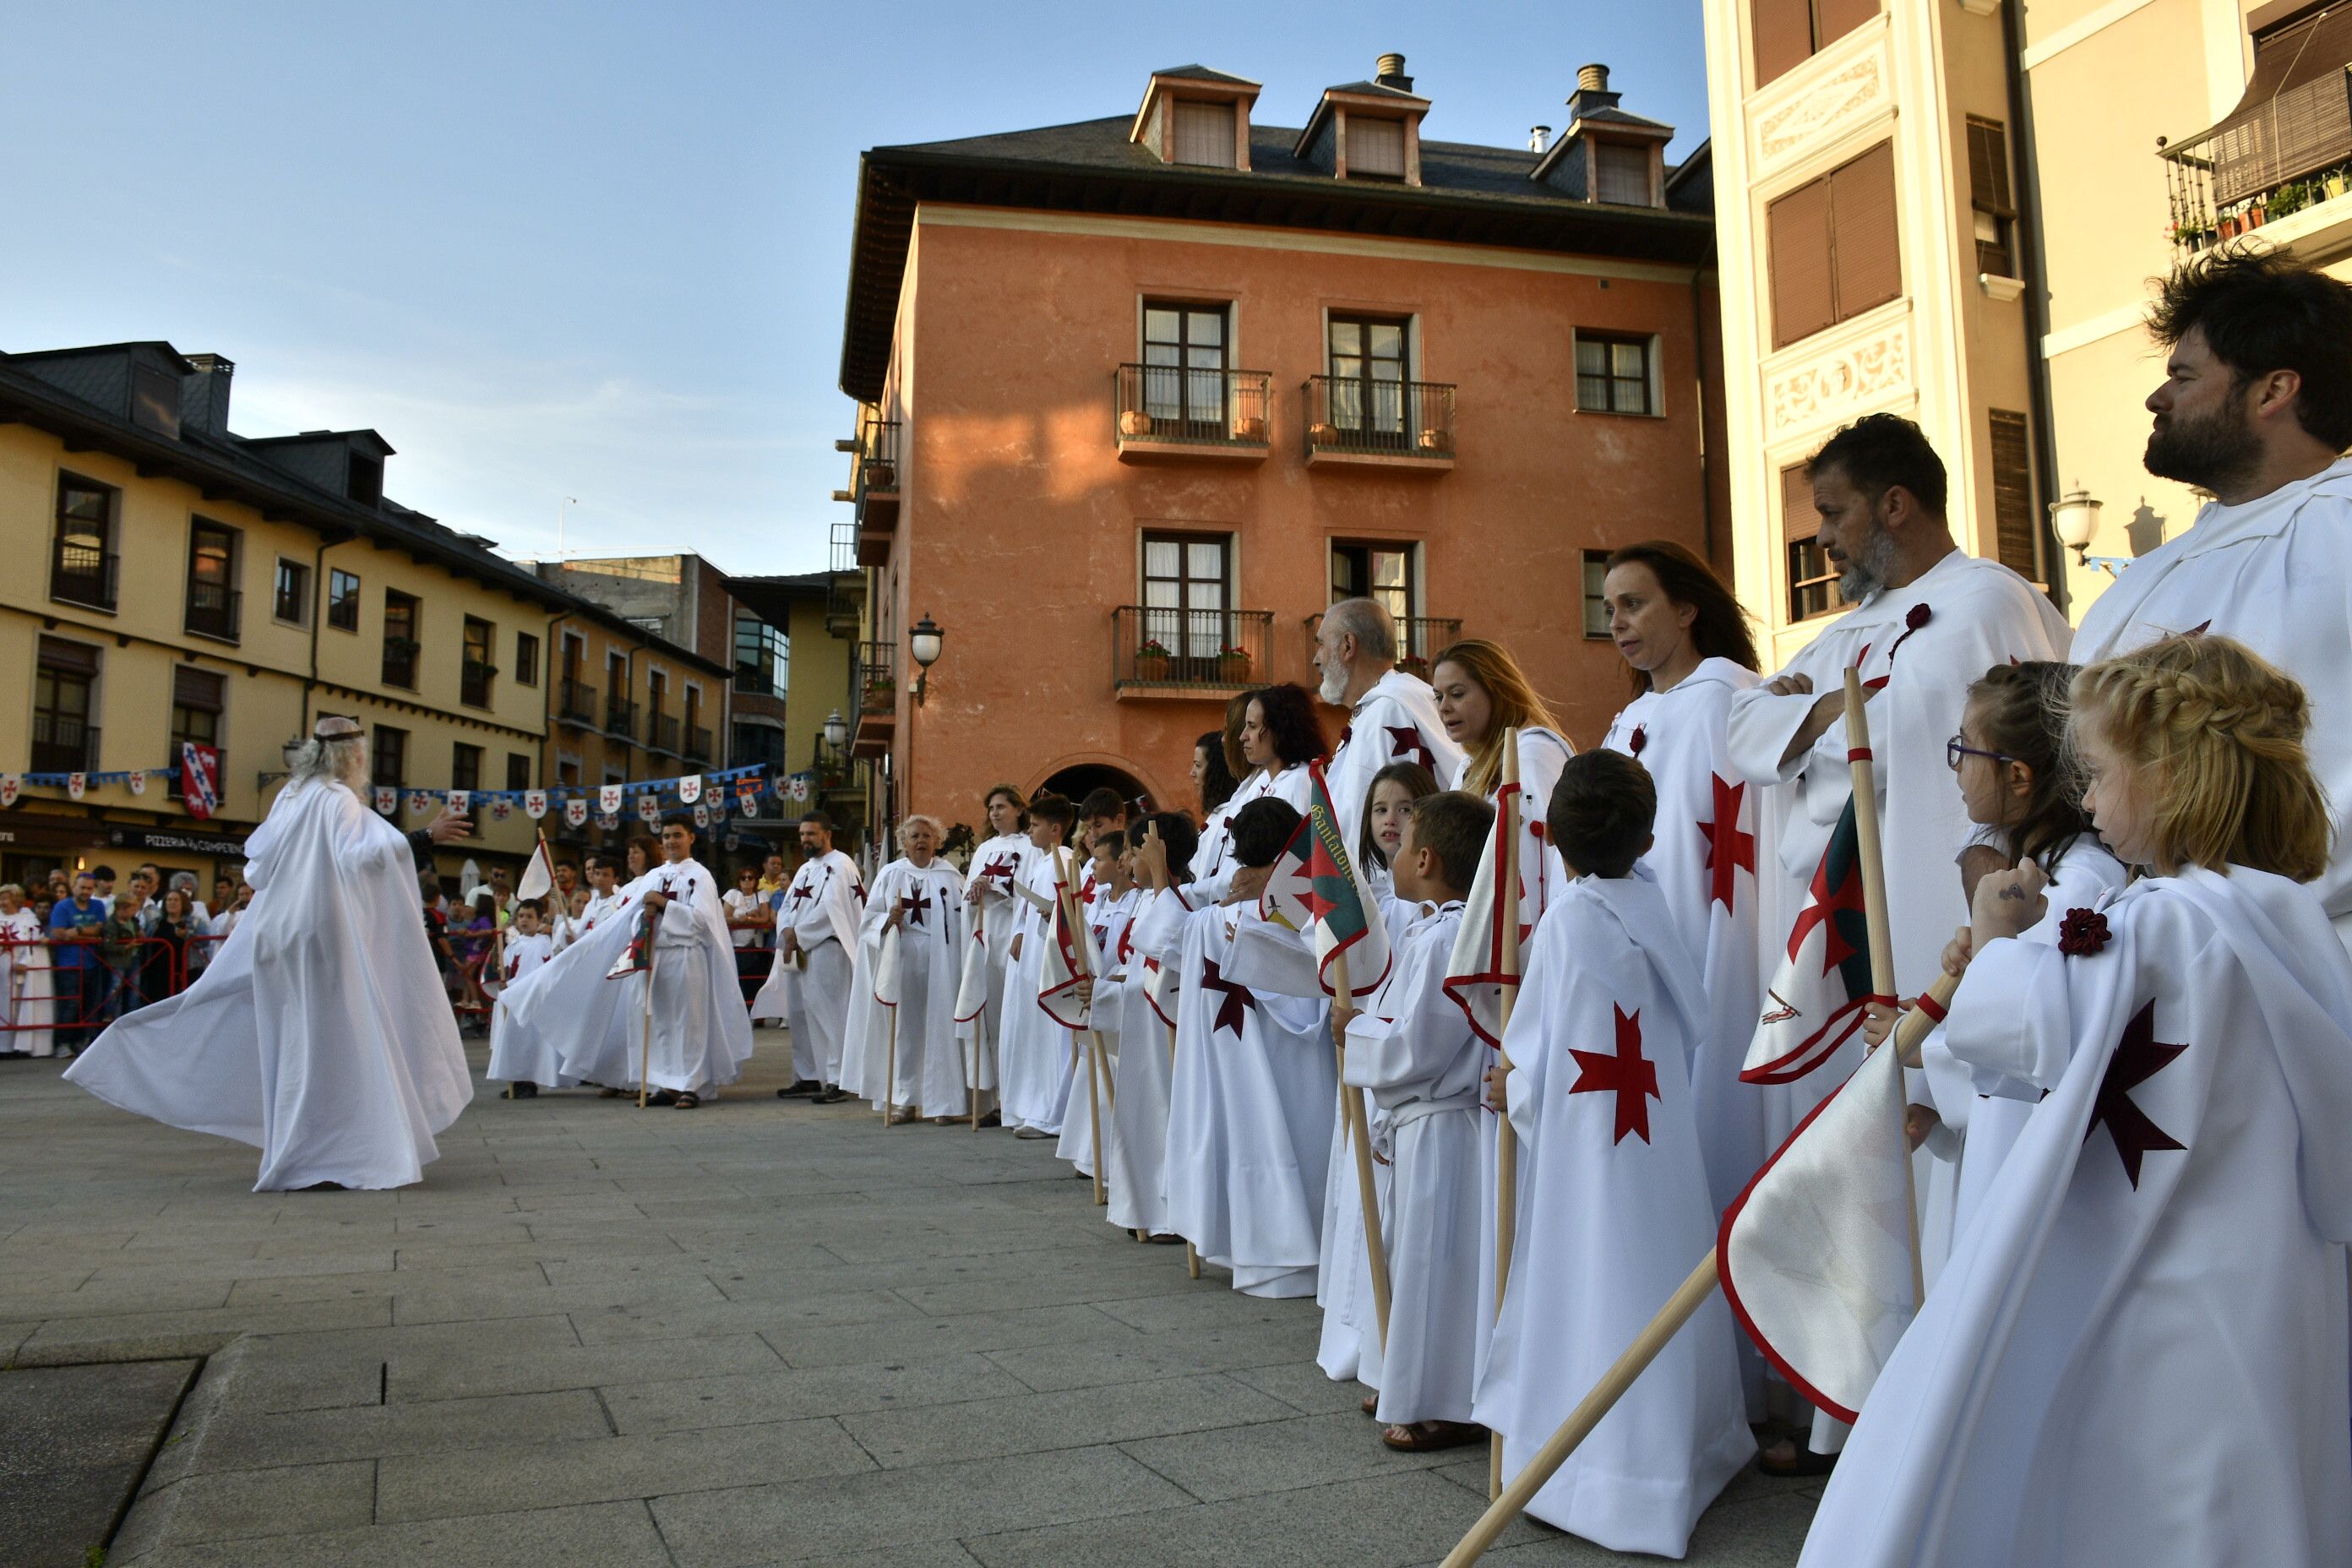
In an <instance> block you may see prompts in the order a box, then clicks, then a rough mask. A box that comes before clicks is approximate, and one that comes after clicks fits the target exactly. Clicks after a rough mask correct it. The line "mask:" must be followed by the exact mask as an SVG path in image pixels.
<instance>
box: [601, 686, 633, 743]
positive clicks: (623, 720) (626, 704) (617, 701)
mask: <svg viewBox="0 0 2352 1568" xmlns="http://www.w3.org/2000/svg"><path fill="white" fill-rule="evenodd" d="M604 732H605V733H606V734H608V735H618V736H619V737H621V739H623V740H625V741H634V740H635V739H636V738H637V705H636V704H635V703H634V702H632V701H630V700H628V699H627V698H625V697H613V696H607V697H606V698H605V699H604Z"/></svg>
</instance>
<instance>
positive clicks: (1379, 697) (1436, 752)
mask: <svg viewBox="0 0 2352 1568" xmlns="http://www.w3.org/2000/svg"><path fill="white" fill-rule="evenodd" d="M1315 670H1316V674H1317V675H1318V677H1319V678H1320V679H1319V681H1318V689H1317V691H1316V695H1317V696H1318V697H1320V698H1321V699H1322V700H1324V701H1326V702H1328V703H1329V704H1331V706H1333V707H1334V708H1344V709H1346V710H1348V721H1347V724H1346V726H1345V727H1344V728H1343V729H1341V730H1340V731H1339V744H1338V745H1336V746H1334V747H1332V749H1331V761H1330V763H1328V765H1327V766H1326V767H1325V768H1324V770H1323V773H1324V779H1325V782H1326V783H1327V784H1328V785H1329V787H1330V791H1331V809H1332V810H1333V811H1335V812H1337V813H1338V814H1339V833H1340V837H1341V838H1342V840H1343V841H1344V842H1346V843H1348V844H1349V845H1353V844H1354V843H1356V841H1357V836H1358V830H1359V829H1360V827H1361V826H1363V823H1362V817H1363V815H1364V795H1365V794H1366V792H1368V791H1369V790H1370V788H1371V787H1372V775H1373V774H1374V773H1379V772H1380V771H1381V769H1382V768H1384V767H1386V766H1388V765H1389V764H1390V763H1399V762H1403V763H1420V764H1421V765H1422V766H1423V767H1425V768H1427V769H1428V770H1429V771H1430V772H1431V773H1433V774H1434V775H1435V776H1436V777H1438V778H1441V779H1444V778H1451V777H1453V776H1454V770H1455V769H1457V768H1459V767H1460V766H1461V765H1462V748H1461V747H1459V746H1457V745H1455V744H1454V742H1452V741H1451V740H1449V739H1448V738H1447V737H1446V733H1445V724H1444V721H1442V720H1440V719H1439V718H1438V716H1437V697H1436V694H1435V693H1434V692H1433V691H1431V690H1430V689H1429V682H1427V681H1426V680H1423V679H1421V677H1419V676H1417V675H1412V674H1410V673H1408V672H1407V671H1404V670H1402V669H1399V668H1397V626H1396V617H1394V616H1391V615H1390V614H1389V612H1388V608H1387V606H1386V605H1382V604H1381V602H1380V601H1379V600H1377V599H1342V600H1340V601H1339V603H1338V604H1336V605H1332V606H1331V607H1330V608H1329V609H1328V610H1326V611H1324V612H1323V619H1322V620H1321V621H1320V622H1319V623H1318V624H1317V626H1316V628H1315Z"/></svg>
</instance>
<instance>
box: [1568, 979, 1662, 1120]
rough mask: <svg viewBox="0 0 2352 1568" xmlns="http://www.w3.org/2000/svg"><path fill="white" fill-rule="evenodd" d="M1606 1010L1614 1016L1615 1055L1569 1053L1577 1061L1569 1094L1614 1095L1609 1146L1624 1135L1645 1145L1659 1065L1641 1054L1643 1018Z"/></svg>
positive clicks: (1656, 1089) (1593, 1052) (1656, 1096)
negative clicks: (1613, 1122) (1614, 1119)
mask: <svg viewBox="0 0 2352 1568" xmlns="http://www.w3.org/2000/svg"><path fill="white" fill-rule="evenodd" d="M1609 1010H1610V1011H1611V1012H1612V1013H1614V1014H1615V1015H1616V1016H1617V1049H1616V1052H1615V1053H1614V1054H1613V1055H1612V1054H1611V1053H1610V1052H1607V1051H1579V1050H1571V1051H1570V1052H1569V1055H1570V1056H1572V1057H1574V1058H1576V1066H1577V1075H1576V1081H1575V1082H1574V1083H1572V1084H1570V1086H1569V1089H1568V1092H1569V1093H1570V1094H1613V1095H1615V1096H1616V1097H1617V1136H1616V1137H1615V1138H1614V1139H1612V1142H1616V1143H1622V1142H1625V1134H1627V1133H1628V1132H1632V1133H1634V1134H1636V1135H1638V1136H1639V1137H1640V1138H1641V1140H1642V1142H1644V1143H1647V1142H1649V1141H1650V1106H1649V1102H1650V1101H1651V1100H1655V1099H1657V1098H1658V1064H1657V1063H1655V1062H1654V1061H1652V1060H1651V1059H1650V1058H1647V1057H1645V1056H1643V1054H1642V1015H1641V1014H1640V1013H1638V1012H1636V1013H1633V1014H1630V1015H1629V1014H1628V1013H1626V1012H1625V1010H1624V1009H1623V1008H1622V1007H1617V1006H1613V1005H1612V1007H1611V1008H1610V1009H1609Z"/></svg>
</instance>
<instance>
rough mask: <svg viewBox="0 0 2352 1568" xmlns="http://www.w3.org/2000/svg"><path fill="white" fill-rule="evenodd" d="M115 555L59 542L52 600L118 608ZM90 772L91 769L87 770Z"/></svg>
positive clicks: (53, 563) (52, 568) (52, 571)
mask: <svg viewBox="0 0 2352 1568" xmlns="http://www.w3.org/2000/svg"><path fill="white" fill-rule="evenodd" d="M115 565H116V561H115V555H114V552H112V551H110V550H97V549H93V548H91V547H90V546H89V545H86V544H76V543H74V542H71V541H69V540H63V539H60V540H59V541H58V547H57V551H56V553H55V554H53V555H52V556H51V557H50V558H49V597H50V598H52V599H62V600H64V601H65V602H66V603H67V604H68V605H89V607H90V608H92V609H94V610H110V609H112V608H114V575H115ZM83 771H87V770H83Z"/></svg>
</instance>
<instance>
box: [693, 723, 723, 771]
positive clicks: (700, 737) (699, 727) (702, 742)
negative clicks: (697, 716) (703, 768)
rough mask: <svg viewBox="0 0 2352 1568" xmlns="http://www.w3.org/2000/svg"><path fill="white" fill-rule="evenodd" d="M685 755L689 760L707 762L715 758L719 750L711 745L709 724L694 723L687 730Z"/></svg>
mask: <svg viewBox="0 0 2352 1568" xmlns="http://www.w3.org/2000/svg"><path fill="white" fill-rule="evenodd" d="M686 755H687V760H688V761H689V762H696V763H708V762H713V761H715V760H717V758H718V755H719V752H717V750H716V749H714V747H713V744H712V742H711V739H710V727H709V725H707V724H696V725H692V726H690V727H689V728H688V730H687V731H686Z"/></svg>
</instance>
